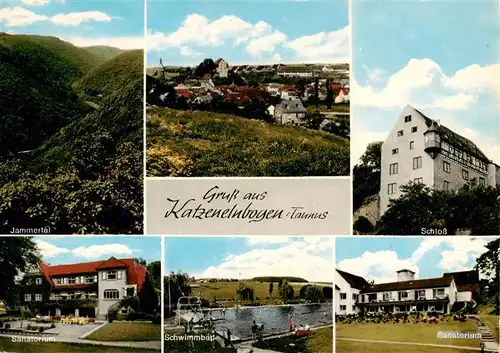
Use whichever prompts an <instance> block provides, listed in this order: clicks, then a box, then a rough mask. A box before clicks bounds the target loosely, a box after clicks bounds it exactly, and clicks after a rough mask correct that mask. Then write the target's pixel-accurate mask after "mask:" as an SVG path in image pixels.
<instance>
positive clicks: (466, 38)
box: [351, 0, 500, 164]
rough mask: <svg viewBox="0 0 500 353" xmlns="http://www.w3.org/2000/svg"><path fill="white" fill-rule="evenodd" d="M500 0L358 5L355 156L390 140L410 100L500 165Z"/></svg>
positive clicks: (353, 102) (355, 15) (354, 68)
mask: <svg viewBox="0 0 500 353" xmlns="http://www.w3.org/2000/svg"><path fill="white" fill-rule="evenodd" d="M499 4H500V2H498V1H493V0H492V1H453V2H451V1H438V0H436V1H434V0H432V1H425V2H424V1H411V2H409V1H404V2H402V1H401V2H400V1H398V2H388V1H380V2H360V1H355V2H353V4H352V52H353V53H352V55H353V63H352V76H353V79H352V82H351V111H352V116H353V124H352V134H351V136H352V139H353V143H352V146H353V150H352V153H353V159H354V161H355V162H357V161H358V159H359V157H360V156H361V155H362V154H363V152H364V150H365V148H366V145H367V144H368V143H369V142H375V141H383V140H385V138H386V137H387V134H388V133H389V131H390V129H391V128H392V126H393V125H394V123H395V122H396V120H397V118H398V116H399V114H400V113H401V111H402V110H403V108H404V107H405V105H406V104H410V105H412V106H413V107H415V108H417V109H419V110H421V111H422V112H423V113H425V114H426V115H428V116H430V117H432V118H434V119H439V120H440V122H441V124H443V125H445V126H447V127H449V128H451V129H452V130H454V131H455V132H457V133H459V134H461V135H463V136H465V137H467V138H469V139H471V140H472V141H473V142H475V143H476V144H477V145H478V146H479V147H480V149H481V150H483V152H484V153H486V155H487V156H488V158H490V159H492V160H493V161H495V162H496V163H497V164H500V105H499V104H500V101H499V98H500V80H499V79H498V77H500V42H499V41H498V36H499V33H500V22H499V20H498V14H499Z"/></svg>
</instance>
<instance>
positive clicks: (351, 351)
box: [335, 340, 477, 353]
mask: <svg viewBox="0 0 500 353" xmlns="http://www.w3.org/2000/svg"><path fill="white" fill-rule="evenodd" d="M335 352H336V353H373V352H377V353H408V352H411V353H477V351H471V350H467V349H455V348H438V347H425V346H407V345H395V344H384V343H367V342H352V341H351V342H350V341H342V340H337V343H336V349H335Z"/></svg>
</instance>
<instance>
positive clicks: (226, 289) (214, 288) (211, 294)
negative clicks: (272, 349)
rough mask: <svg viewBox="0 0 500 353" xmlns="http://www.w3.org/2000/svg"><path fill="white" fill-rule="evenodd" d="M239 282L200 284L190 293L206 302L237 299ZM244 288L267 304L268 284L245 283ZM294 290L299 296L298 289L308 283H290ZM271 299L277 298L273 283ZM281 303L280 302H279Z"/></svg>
mask: <svg viewBox="0 0 500 353" xmlns="http://www.w3.org/2000/svg"><path fill="white" fill-rule="evenodd" d="M239 283H241V282H216V283H201V284H199V286H198V287H192V293H193V294H194V295H197V294H198V292H200V291H201V292H202V297H203V298H206V299H208V300H213V299H214V298H217V300H218V301H222V300H227V299H237V295H236V290H237V289H238V285H239ZM243 283H244V284H245V285H246V286H249V287H251V288H253V289H254V291H255V297H256V298H257V297H258V298H260V299H261V300H260V301H261V302H263V303H269V301H266V300H265V298H267V297H269V283H260V282H252V281H247V282H243ZM291 284H292V286H293V289H294V290H295V295H298V294H299V291H300V288H301V287H303V286H304V285H307V284H308V283H291ZM272 297H273V298H276V297H278V283H274V289H273V294H272ZM279 301H280V302H281V300H279Z"/></svg>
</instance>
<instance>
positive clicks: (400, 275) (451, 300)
mask: <svg viewBox="0 0 500 353" xmlns="http://www.w3.org/2000/svg"><path fill="white" fill-rule="evenodd" d="M414 276H415V273H414V272H413V271H410V270H406V269H404V270H399V271H397V281H396V282H391V283H380V284H374V283H370V282H368V281H367V280H366V279H364V278H363V277H360V276H356V275H353V274H351V273H348V272H345V271H341V270H336V272H335V313H336V314H337V315H345V314H356V313H359V312H361V311H362V310H364V311H365V312H368V313H383V312H390V313H398V312H399V313H405V312H415V311H418V312H425V311H436V312H441V313H450V312H455V311H459V310H461V309H465V308H466V307H467V306H471V305H472V306H474V305H475V304H476V302H475V300H476V299H477V297H478V296H479V275H478V273H477V272H476V271H462V272H450V273H445V274H443V276H442V277H436V278H425V279H415V278H414Z"/></svg>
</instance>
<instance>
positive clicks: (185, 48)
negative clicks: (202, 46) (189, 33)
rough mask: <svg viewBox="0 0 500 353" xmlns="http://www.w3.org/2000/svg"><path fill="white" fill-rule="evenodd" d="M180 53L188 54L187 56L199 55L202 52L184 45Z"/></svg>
mask: <svg viewBox="0 0 500 353" xmlns="http://www.w3.org/2000/svg"><path fill="white" fill-rule="evenodd" d="M180 54H181V55H182V56H186V57H198V56H200V55H201V53H199V52H197V51H194V50H193V49H191V48H190V47H188V46H187V45H183V46H182V47H181V51H180Z"/></svg>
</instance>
